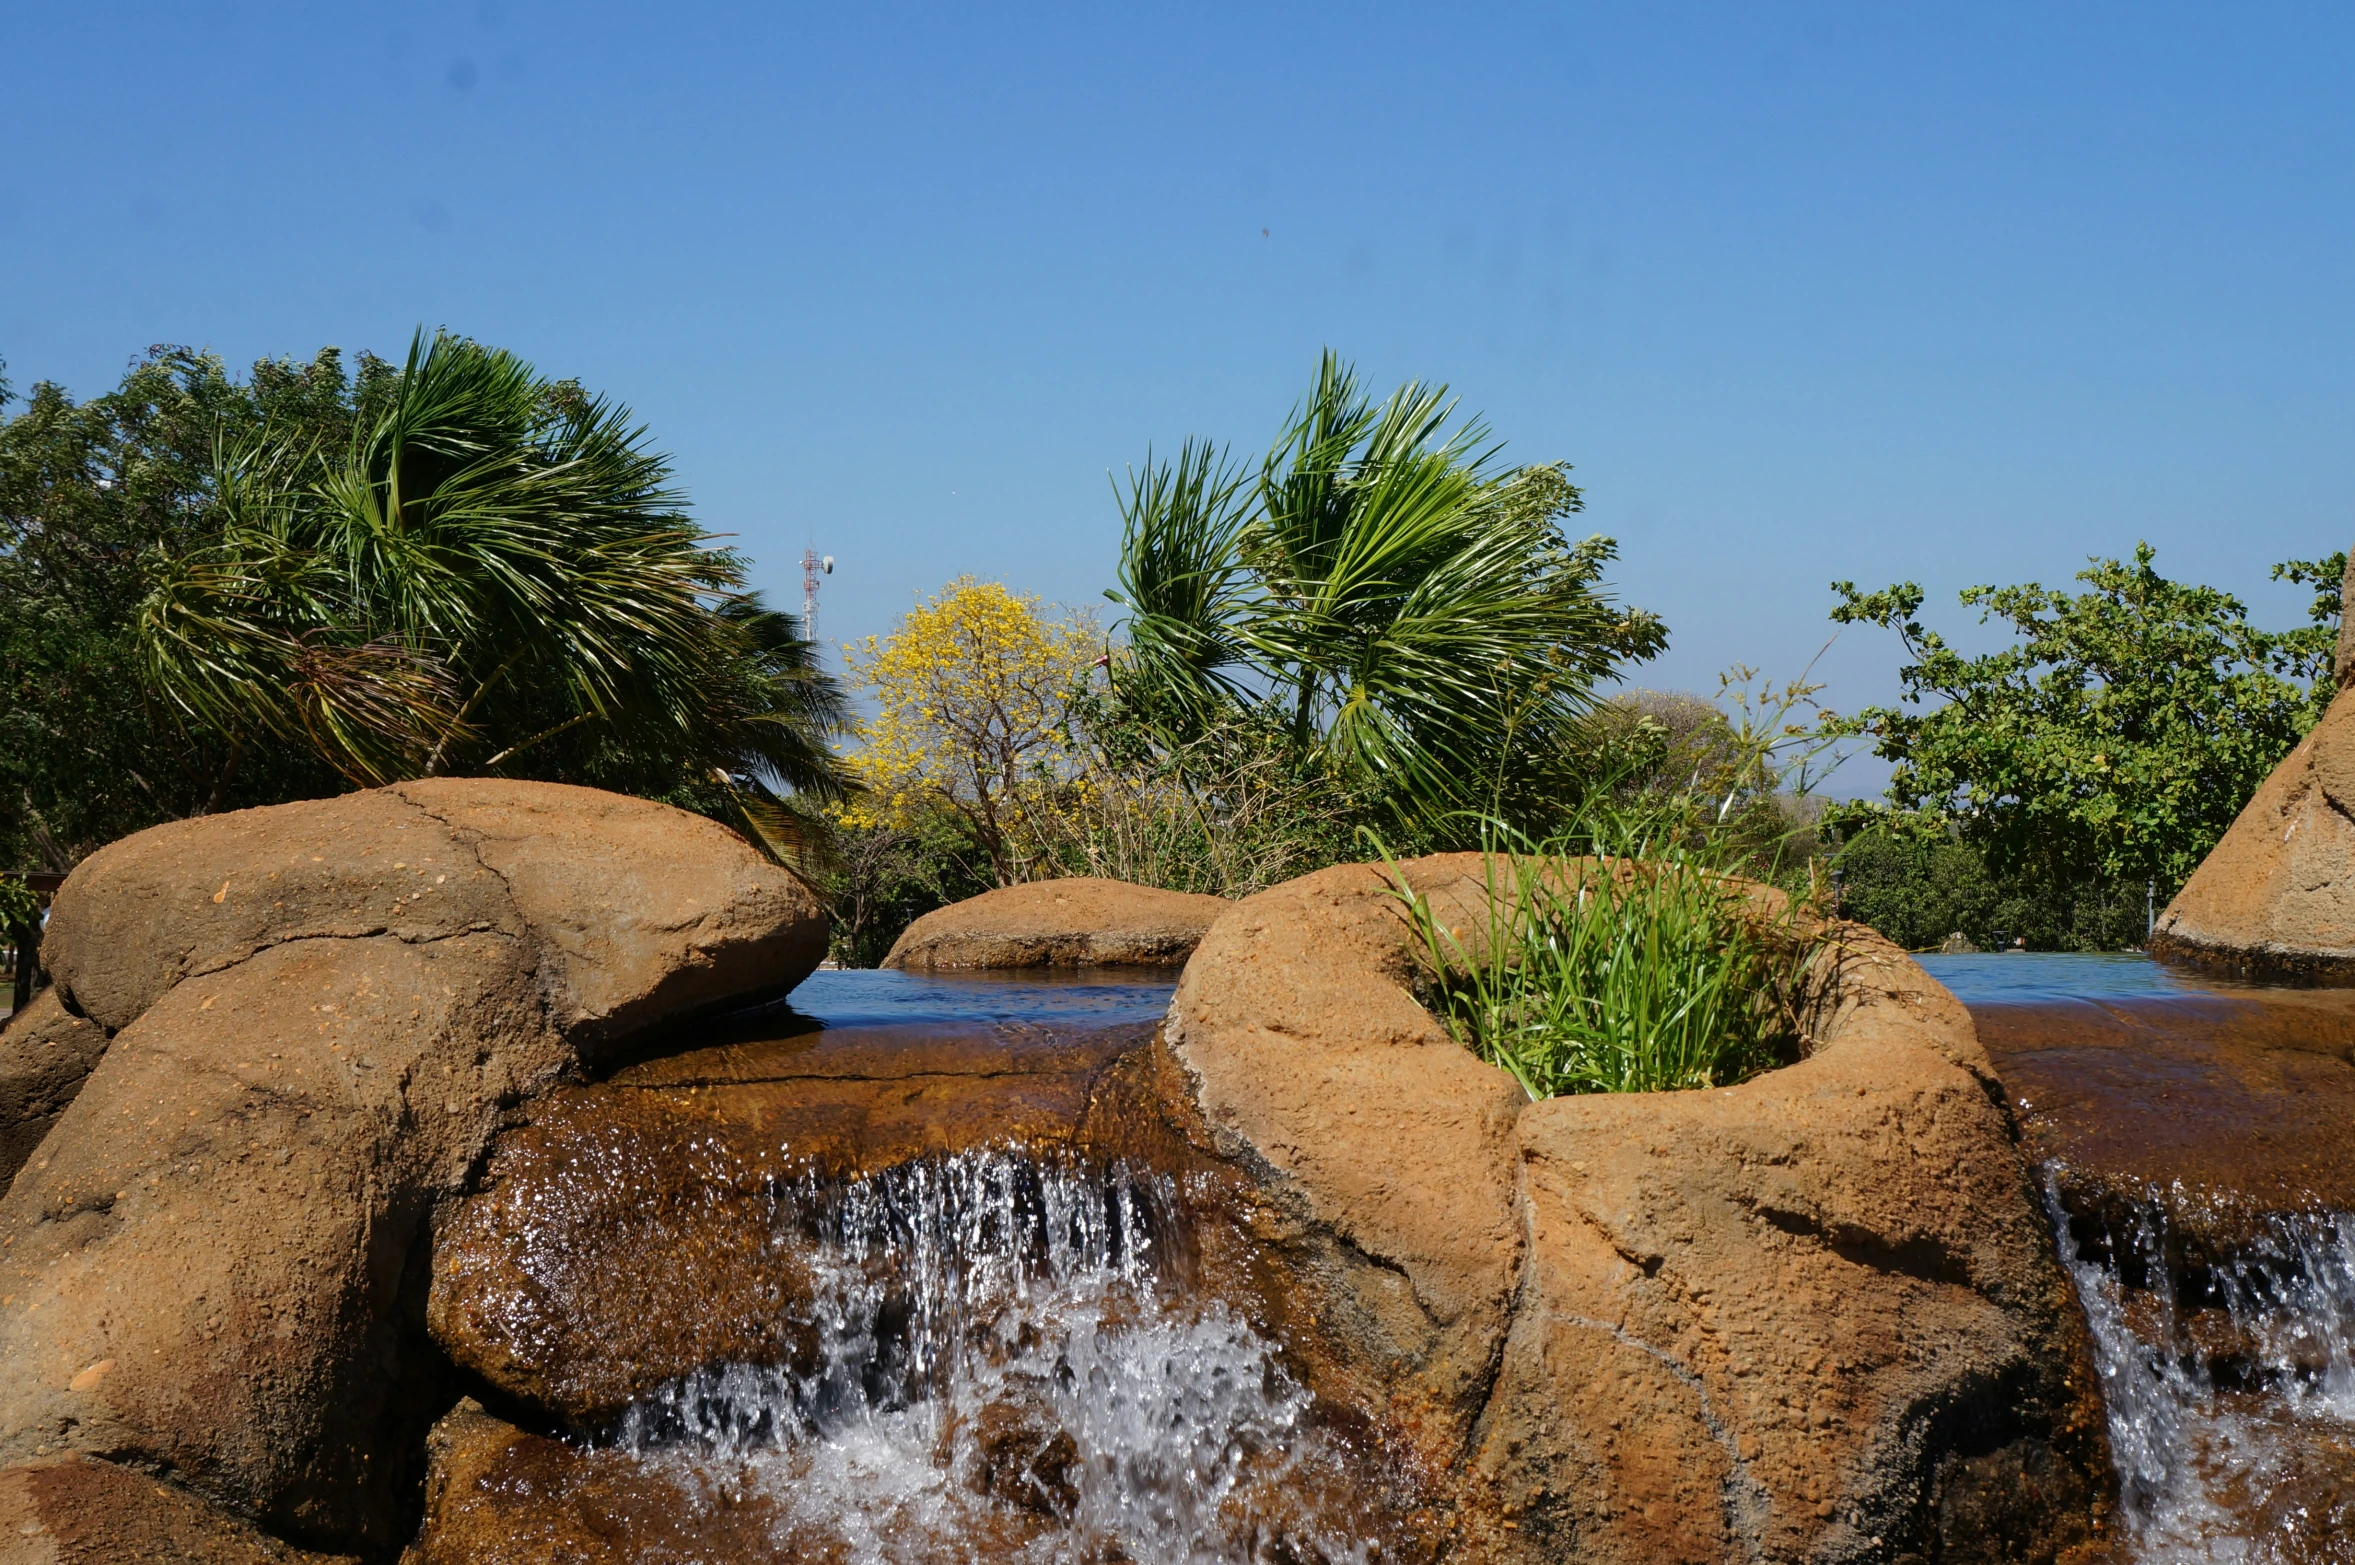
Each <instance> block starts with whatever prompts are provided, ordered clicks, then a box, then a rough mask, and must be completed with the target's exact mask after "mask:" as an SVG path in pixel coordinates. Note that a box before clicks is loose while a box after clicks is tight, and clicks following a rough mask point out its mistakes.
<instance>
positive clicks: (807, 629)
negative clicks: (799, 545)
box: [801, 543, 834, 642]
mask: <svg viewBox="0 0 2355 1565" xmlns="http://www.w3.org/2000/svg"><path fill="white" fill-rule="evenodd" d="M833 574H834V556H833V555H831V554H820V553H819V552H818V546H817V545H816V544H814V543H813V544H811V545H810V546H809V547H808V548H806V549H804V550H802V551H801V639H802V640H804V641H811V642H814V641H816V640H817V639H818V578H819V577H821V576H831V575H833Z"/></svg>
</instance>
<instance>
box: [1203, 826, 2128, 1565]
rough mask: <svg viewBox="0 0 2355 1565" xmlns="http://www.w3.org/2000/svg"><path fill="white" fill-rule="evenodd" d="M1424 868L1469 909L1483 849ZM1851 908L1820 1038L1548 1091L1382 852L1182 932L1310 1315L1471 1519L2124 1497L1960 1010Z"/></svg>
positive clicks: (1742, 1541)
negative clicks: (1440, 971)
mask: <svg viewBox="0 0 2355 1565" xmlns="http://www.w3.org/2000/svg"><path fill="white" fill-rule="evenodd" d="M1404 868H1405V873H1406V874H1407V875H1408V877H1409V879H1410V882H1411V883H1412V884H1414V886H1415V887H1416V889H1417V890H1419V891H1422V892H1423V893H1425V894H1426V895H1429V896H1431V897H1432V898H1433V899H1434V902H1435V903H1436V904H1437V906H1438V907H1439V909H1440V911H1441V914H1442V916H1443V917H1448V918H1449V919H1450V921H1451V922H1453V921H1454V910H1455V909H1457V908H1462V909H1465V910H1467V911H1469V910H1471V909H1473V908H1476V907H1477V906H1478V904H1479V902H1480V899H1481V898H1482V897H1483V896H1484V895H1485V891H1484V883H1485V877H1484V875H1483V872H1482V869H1481V866H1480V861H1479V859H1478V858H1477V857H1476V856H1473V855H1452V856H1444V857H1440V858H1435V859H1424V860H1419V861H1415V862H1413V863H1411V864H1409V865H1407V866H1405V867H1404ZM1466 923H1467V927H1471V928H1474V929H1477V927H1478V923H1479V921H1478V920H1477V919H1476V918H1475V919H1471V920H1467V921H1466ZM1825 933H1826V935H1827V936H1828V938H1829V939H1830V941H1831V944H1830V945H1828V946H1827V948H1826V950H1825V953H1824V955H1823V957H1821V958H1819V961H1818V972H1819V974H1820V975H1821V977H1820V979H1819V988H1818V991H1817V993H1816V995H1815V997H1814V1002H1813V1006H1812V1011H1811V1016H1810V1025H1809V1031H1810V1035H1811V1045H1810V1048H1809V1051H1808V1056H1807V1058H1805V1059H1804V1060H1802V1061H1801V1062H1800V1063H1798V1064H1795V1065H1792V1066H1789V1067H1787V1068H1785V1069H1782V1070H1779V1071H1774V1072H1771V1073H1769V1074H1767V1075H1765V1076H1762V1077H1759V1078H1756V1079H1754V1080H1752V1081H1750V1082H1747V1083H1745V1084H1743V1085H1741V1086H1738V1087H1732V1088H1724V1089H1718V1090H1712V1091H1707V1092H1686V1093H1669V1094H1656V1095H1642V1096H1605V1097H1584V1098H1562V1099H1555V1100H1552V1101H1550V1102H1546V1103H1540V1104H1528V1103H1525V1102H1523V1101H1522V1100H1521V1097H1520V1094H1519V1092H1518V1090H1517V1088H1516V1087H1515V1086H1514V1084H1513V1082H1512V1081H1511V1080H1510V1078H1508V1077H1507V1076H1506V1075H1505V1074H1504V1073H1503V1072H1501V1071H1498V1070H1494V1069H1492V1068H1491V1067H1489V1066H1486V1065H1484V1064H1482V1063H1480V1062H1479V1061H1478V1060H1476V1059H1475V1058H1473V1057H1472V1056H1471V1055H1470V1054H1469V1053H1468V1052H1467V1051H1465V1050H1464V1049H1463V1048H1461V1047H1460V1046H1459V1045H1457V1044H1456V1043H1454V1042H1453V1041H1452V1040H1451V1039H1450V1038H1449V1036H1448V1034H1447V1033H1446V1031H1445V1030H1444V1029H1443V1028H1442V1027H1441V1026H1440V1025H1439V1024H1438V1023H1437V1022H1436V1021H1434V1020H1433V1019H1432V1018H1431V1016H1430V1015H1429V1014H1428V1013H1427V1012H1425V1011H1424V1010H1423V1008H1422V1007H1421V1006H1420V1005H1419V1004H1418V1003H1417V1002H1416V1000H1415V997H1414V995H1413V994H1412V992H1411V991H1410V988H1409V985H1410V982H1411V979H1412V976H1413V957H1412V955H1411V952H1410V949H1409V933H1408V930H1407V928H1406V925H1405V922H1404V920H1403V918H1402V916H1401V910H1400V908H1399V905H1398V903H1397V901H1396V900H1395V898H1394V897H1393V896H1392V895H1391V894H1390V892H1389V891H1388V889H1387V887H1386V886H1385V883H1384V879H1383V876H1382V875H1381V874H1380V873H1378V872H1377V871H1376V870H1374V869H1370V868H1366V867H1362V866H1353V867H1344V868H1340V869H1334V870H1329V871H1325V872H1323V873H1320V874H1316V875H1311V876H1307V877H1305V878H1303V879H1301V880H1297V881H1293V882H1291V883H1289V884H1287V885H1284V886H1280V887H1277V888H1275V889H1274V890H1271V891H1268V892H1264V893H1262V894H1260V895H1258V896H1256V897H1252V898H1249V899H1247V900H1246V901H1244V902H1241V903H1239V904H1237V905H1236V906H1235V907H1234V908H1233V909H1232V910H1231V911H1230V912H1229V913H1227V914H1226V915H1225V916H1224V917H1223V918H1222V919H1221V920H1220V921H1219V922H1218V924H1217V925H1215V926H1214V927H1213V928H1212V930H1211V931H1210V933H1209V934H1208V935H1207V936H1206V937H1205V938H1204V940H1203V942H1202V946H1201V948H1200V950H1199V951H1198V952H1197V953H1196V954H1195V957H1194V959H1193V961H1192V963H1191V964H1190V965H1189V966H1188V967H1187V969H1186V973H1185V976H1184V977H1183V979H1181V981H1180V983H1179V986H1178V991H1177V998H1176V1003H1175V1005H1174V1006H1173V1007H1172V1011H1171V1019H1170V1023H1169V1026H1168V1039H1169V1042H1170V1045H1171V1047H1172V1050H1173V1052H1174V1054H1175V1056H1176V1058H1177V1060H1178V1061H1179V1062H1180V1063H1181V1064H1182V1065H1183V1066H1184V1068H1185V1069H1186V1070H1187V1071H1189V1072H1190V1073H1191V1076H1192V1082H1193V1091H1194V1094H1195V1097H1196V1100H1197V1101H1198V1103H1199V1105H1200V1109H1201V1112H1202V1114H1203V1116H1204V1118H1205V1119H1206V1120H1207V1122H1208V1124H1209V1126H1210V1127H1211V1129H1212V1133H1213V1134H1214V1136H1215V1137H1216V1138H1217V1141H1218V1143H1219V1146H1220V1148H1221V1150H1222V1151H1223V1152H1224V1153H1225V1155H1227V1156H1228V1157H1229V1158H1231V1159H1233V1160H1234V1161H1236V1162H1237V1163H1238V1164H1240V1165H1241V1166H1243V1167H1246V1168H1248V1169H1251V1170H1252V1171H1254V1173H1255V1175H1256V1177H1257V1179H1258V1181H1259V1183H1260V1185H1261V1186H1262V1188H1263V1189H1264V1190H1265V1191H1266V1192H1267V1193H1268V1195H1269V1197H1270V1199H1271V1200H1272V1201H1273V1202H1274V1203H1275V1204H1276V1206H1277V1207H1278V1208H1279V1209H1280V1210H1281V1211H1282V1212H1283V1213H1284V1214H1285V1218H1286V1223H1287V1225H1288V1226H1287V1228H1286V1229H1285V1231H1283V1232H1280V1233H1274V1234H1272V1235H1271V1237H1273V1238H1274V1239H1275V1242H1276V1243H1277V1245H1278V1247H1279V1249H1280V1250H1282V1251H1283V1252H1284V1255H1285V1265H1286V1266H1287V1268H1288V1269H1289V1270H1290V1272H1291V1273H1292V1274H1293V1275H1295V1276H1297V1277H1299V1278H1301V1279H1303V1281H1304V1282H1305V1284H1306V1285H1307V1286H1308V1287H1309V1288H1311V1289H1312V1290H1313V1291H1314V1292H1316V1293H1317V1294H1318V1295H1319V1297H1320V1299H1321V1304H1322V1307H1321V1308H1320V1309H1319V1310H1318V1311H1317V1314H1316V1324H1315V1326H1314V1328H1313V1329H1312V1330H1311V1331H1310V1332H1309V1333H1307V1334H1306V1335H1305V1336H1304V1335H1302V1334H1300V1333H1298V1332H1297V1331H1295V1332H1294V1339H1295V1340H1294V1345H1295V1348H1296V1350H1297V1351H1299V1352H1300V1353H1301V1354H1302V1356H1303V1358H1304V1360H1305V1361H1306V1362H1308V1363H1309V1364H1310V1365H1311V1366H1312V1368H1313V1372H1314V1374H1315V1376H1316V1378H1317V1379H1318V1381H1319V1382H1320V1389H1324V1390H1327V1391H1328V1392H1335V1391H1337V1392H1338V1393H1339V1394H1340V1395H1342V1396H1344V1397H1345V1398H1346V1399H1348V1400H1352V1401H1355V1402H1357V1403H1358V1404H1359V1405H1361V1406H1365V1407H1367V1408H1369V1409H1371V1410H1373V1411H1375V1412H1376V1413H1377V1414H1378V1415H1379V1416H1380V1417H1381V1418H1382V1419H1383V1420H1384V1421H1385V1422H1386V1423H1387V1424H1388V1425H1389V1426H1390V1427H1391V1428H1393V1429H1395V1430H1399V1431H1402V1432H1403V1434H1404V1437H1405V1438H1406V1439H1407V1440H1408V1441H1410V1442H1411V1443H1412V1444H1413V1445H1414V1447H1415V1448H1416V1449H1417V1450H1418V1451H1419V1453H1420V1455H1421V1458H1422V1461H1423V1463H1424V1464H1425V1465H1426V1467H1427V1468H1428V1469H1429V1470H1432V1471H1434V1472H1438V1473H1442V1474H1446V1475H1449V1476H1450V1478H1451V1480H1452V1481H1453V1483H1454V1484H1455V1486H1456V1491H1457V1493H1458V1495H1459V1497H1460V1505H1461V1513H1460V1519H1461V1526H1462V1528H1463V1531H1462V1532H1461V1533H1460V1534H1459V1537H1460V1538H1461V1539H1462V1540H1463V1543H1462V1546H1463V1548H1464V1551H1465V1552H1466V1554H1467V1555H1469V1556H1472V1557H1487V1558H1497V1559H1522V1558H1528V1559H1540V1558H1542V1559H1564V1558H1576V1559H1580V1560H1592V1561H1627V1562H1631V1565H1632V1562H1638V1561H1642V1562H1653V1561H1687V1560H1690V1561H1711V1562H1714V1561H1721V1560H1722V1561H1735V1560H1756V1559H1766V1560H1800V1559H1808V1560H1843V1559H1903V1558H1907V1557H1921V1558H1936V1559H1939V1560H1943V1561H1961V1560H1974V1561H1976V1560H2051V1559H2054V1558H2059V1557H2067V1555H2068V1554H2069V1553H2070V1551H2072V1550H2074V1549H2078V1548H2080V1547H2081V1546H2083V1545H2086V1544H2088V1543H2090V1542H2091V1541H2092V1540H2093V1538H2094V1535H2095V1532H2096V1529H2097V1528H2098V1527H2099V1526H2100V1525H2102V1519H2103V1510H2104V1505H2105V1499H2106V1495H2107V1491H2108V1485H2109V1480H2108V1463H2107V1451H2106V1447H2105V1444H2104V1438H2103V1434H2102V1426H2101V1411H2100V1406H2099V1403H2098V1401H2097V1399H2096V1395H2095V1388H2094V1385H2093V1380H2092V1374H2091V1369H2090V1364H2089V1362H2088V1358H2087V1354H2086V1345H2085V1338H2084V1327H2083V1324H2082V1321H2081V1319H2080V1317H2079V1316H2078V1313H2077V1311H2076V1308H2075V1304H2074V1301H2073V1299H2072V1297H2071V1295H2070V1293H2069V1289H2068V1284H2067V1282H2066V1280H2065V1278H2064V1277H2063V1276H2062V1274H2061V1271H2060V1269H2059V1267H2058V1265H2057V1264H2056V1262H2055V1260H2054V1258H2053V1255H2052V1251H2051V1241H2050V1238H2049V1235H2048V1233H2047V1231H2046V1229H2045V1225H2044V1222H2043V1220H2042V1218H2041V1217H2040V1215H2039V1214H2038V1211H2037V1208H2036V1204H2035V1200H2034V1197H2033V1194H2032V1191H2031V1188H2030V1184H2029V1179H2028V1174H2027V1170H2026V1167H2025V1165H2024V1163H2023V1162H2022V1160H2021V1157H2020V1155H2019V1152H2018V1150H2017V1148H2016V1147H2015V1145H2014V1141H2013V1126H2012V1124H2011V1122H2010V1120H2009V1118H2008V1116H2007V1114H2006V1112H2005V1109H2004V1106H2003V1102H2002V1097H2001V1089H2000V1087H1999V1086H1998V1085H1997V1083H1996V1079H1995V1076H1994V1073H1993V1071H1992V1070H1991V1068H1990V1067H1989V1065H1988V1062H1987V1058H1986V1056H1985V1055H1984V1054H1983V1053H1982V1052H1981V1050H1980V1048H1979V1045H1978V1043H1977V1041H1976V1039H1975V1038H1974V1036H1973V1033H1972V1030H1971V1024H1970V1019H1969V1017H1968V1015H1967V1014H1966V1013H1965V1012H1964V1011H1963V1009H1962V1007H1961V1006H1960V1005H1959V1004H1958V1003H1957V1002H1956V1001H1955V1000H1954V999H1953V998H1952V997H1951V996H1950V995H1948V994H1947V993H1946V992H1945V990H1943V989H1941V988H1940V987H1939V986H1938V985H1937V984H1936V983H1935V982H1933V981H1932V980H1931V979H1930V978H1929V977H1928V976H1927V975H1926V974H1924V973H1923V972H1922V971H1921V969H1920V968H1918V967H1917V966H1915V965H1914V964H1913V963H1912V962H1911V961H1910V960H1909V959H1907V958H1906V956H1905V955H1904V954H1903V953H1902V952H1900V951H1898V950H1897V949H1896V948H1894V947H1893V946H1891V945H1889V944H1888V943H1887V942H1886V941H1883V940H1881V939H1880V938H1879V937H1878V936H1876V935H1874V934H1872V933H1871V932H1870V931H1868V930H1863V929H1859V928H1856V927H1853V926H1835V927H1833V928H1832V929H1830V930H1827V931H1826V932H1825Z"/></svg>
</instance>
